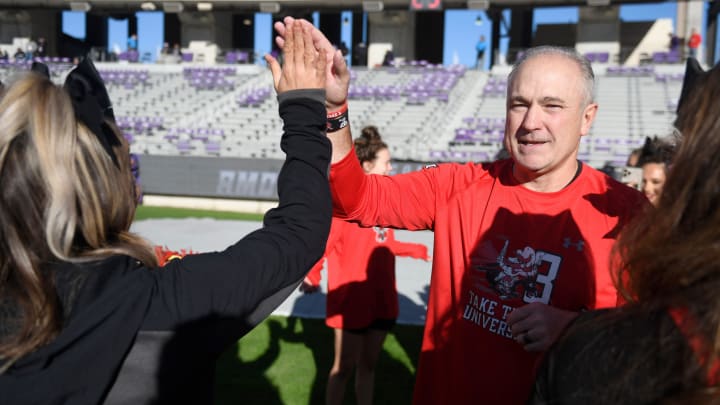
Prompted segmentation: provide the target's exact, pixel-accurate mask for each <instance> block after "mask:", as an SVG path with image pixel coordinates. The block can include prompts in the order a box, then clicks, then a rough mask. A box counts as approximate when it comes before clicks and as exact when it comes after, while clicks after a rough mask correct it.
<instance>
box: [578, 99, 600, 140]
mask: <svg viewBox="0 0 720 405" xmlns="http://www.w3.org/2000/svg"><path fill="white" fill-rule="evenodd" d="M597 110H598V105H597V104H596V103H590V104H588V105H587V106H586V107H585V110H584V111H583V116H582V127H581V128H580V135H581V136H585V135H587V134H588V133H589V132H590V128H592V124H593V122H594V121H595V115H596V114H597Z"/></svg>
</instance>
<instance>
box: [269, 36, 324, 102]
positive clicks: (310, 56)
mask: <svg viewBox="0 0 720 405" xmlns="http://www.w3.org/2000/svg"><path fill="white" fill-rule="evenodd" d="M285 28H286V29H285V30H284V34H285V42H284V46H283V47H282V50H283V57H284V64H283V66H282V67H280V63H279V62H278V61H277V59H275V58H274V57H272V56H271V55H265V60H266V61H267V63H268V66H269V67H270V71H271V72H272V76H273V82H274V85H275V90H276V91H277V93H278V94H280V93H284V92H286V91H290V90H297V89H322V88H325V87H326V83H325V78H326V71H327V69H328V67H327V51H326V50H325V49H324V48H323V49H319V50H316V49H315V46H314V45H313V38H312V30H311V29H310V28H309V27H305V26H303V25H302V24H295V23H293V22H291V23H290V24H288V25H287V26H286V27H285Z"/></svg>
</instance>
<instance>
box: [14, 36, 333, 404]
mask: <svg viewBox="0 0 720 405" xmlns="http://www.w3.org/2000/svg"><path fill="white" fill-rule="evenodd" d="M293 33H294V35H293V40H292V41H289V42H291V43H292V45H291V46H289V47H288V48H286V50H285V51H286V52H285V66H283V68H282V69H281V68H280V66H279V65H278V63H277V61H275V60H274V59H272V58H268V62H269V64H270V66H271V68H272V74H273V78H274V80H275V87H276V90H277V92H278V98H279V102H280V116H281V117H282V118H283V120H284V122H285V126H284V134H283V137H282V141H281V147H282V149H283V150H284V151H285V153H286V154H287V157H286V159H285V163H284V165H283V168H282V170H281V172H280V175H279V179H278V194H279V204H278V207H277V208H275V209H272V210H270V211H268V213H267V214H266V215H265V218H264V225H263V227H262V228H261V229H259V230H257V231H255V232H252V233H250V234H249V235H247V236H246V237H244V238H243V239H241V240H239V241H238V242H237V243H235V244H234V245H232V246H230V247H228V248H227V249H225V250H224V251H220V252H214V253H205V254H194V255H190V256H186V257H185V258H183V259H178V260H173V261H171V262H170V263H169V264H168V265H166V266H165V267H162V268H158V267H157V262H156V259H155V256H154V253H153V249H152V247H151V246H150V245H149V244H148V243H147V242H145V241H143V240H142V239H141V238H139V237H138V236H136V235H133V234H131V233H130V232H129V231H128V230H129V228H130V223H131V221H132V218H133V215H134V211H135V198H134V196H133V191H134V190H135V188H134V183H133V178H132V174H131V172H130V162H129V159H130V156H129V151H128V145H127V143H126V142H125V141H124V139H123V137H122V136H121V135H120V134H119V132H118V131H117V128H116V127H115V125H114V122H113V121H114V117H113V114H112V108H111V105H110V102H109V99H108V97H107V92H106V91H105V88H104V86H103V84H102V80H101V79H100V77H99V75H98V74H97V71H95V69H94V67H93V65H92V63H91V62H90V61H89V60H86V61H83V62H82V63H81V64H80V65H78V67H77V68H76V69H75V70H74V71H73V72H71V73H70V75H69V76H68V80H67V81H66V83H65V86H64V88H63V87H58V86H56V85H54V84H53V83H52V82H51V81H50V80H49V79H48V78H47V77H45V76H43V75H42V74H40V73H37V72H32V73H30V74H28V75H26V76H25V77H23V78H20V79H19V80H17V81H16V82H15V83H14V84H12V85H10V86H9V87H8V88H7V92H6V93H5V95H4V96H3V97H2V99H1V100H0V233H1V234H2V235H3V236H2V238H0V403H1V404H66V403H67V404H97V403H108V404H119V403H127V404H143V403H173V404H179V403H188V404H208V403H212V392H213V376H214V371H215V367H214V362H215V359H216V357H217V356H218V355H219V354H220V353H221V352H222V351H223V350H224V349H225V348H227V347H228V345H230V344H232V343H233V342H235V341H237V339H239V338H240V337H241V336H243V335H244V334H245V333H247V332H248V331H249V330H251V329H252V328H253V327H254V326H255V325H257V324H258V323H259V322H260V321H261V320H263V318H264V317H266V316H267V315H268V314H269V313H270V312H271V311H272V310H273V309H274V308H275V307H276V306H277V305H278V304H279V303H281V302H282V301H283V300H284V299H285V298H286V297H287V296H288V295H289V294H290V292H291V291H292V290H294V289H295V288H296V287H297V286H298V285H299V283H300V282H301V281H302V279H303V278H304V276H305V274H306V272H307V271H308V270H309V269H310V267H311V266H312V265H313V264H314V263H315V262H316V261H317V260H318V259H319V258H320V256H321V255H322V253H323V250H324V248H325V243H326V239H327V235H328V232H329V229H330V220H331V202H330V192H329V187H328V181H327V171H328V167H329V163H330V153H331V150H330V143H329V141H328V140H327V139H326V136H325V127H326V114H325V105H324V102H325V94H324V90H323V89H324V87H325V76H324V75H325V63H326V62H325V61H326V56H325V55H324V54H323V53H318V52H315V50H314V48H313V47H312V43H311V40H310V34H309V33H307V32H303V31H302V30H300V29H299V26H298V29H294V30H293Z"/></svg>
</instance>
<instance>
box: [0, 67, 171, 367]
mask: <svg viewBox="0 0 720 405" xmlns="http://www.w3.org/2000/svg"><path fill="white" fill-rule="evenodd" d="M109 124H111V127H112V128H114V129H115V135H116V136H117V137H118V140H119V141H120V146H118V147H116V148H115V149H114V152H115V154H116V155H117V160H118V165H116V164H115V163H114V162H113V161H112V159H111V157H110V156H109V154H108V153H107V152H106V151H105V150H104V149H103V147H102V145H101V143H100V142H99V140H98V138H97V137H96V136H95V134H93V133H92V132H91V131H90V130H88V129H87V127H86V126H85V125H83V124H82V123H80V122H79V121H78V120H77V119H76V117H75V113H74V110H73V106H72V103H71V100H70V98H69V96H68V94H67V93H66V91H65V90H64V89H63V88H61V87H59V86H56V85H55V84H53V83H52V82H51V81H50V80H49V79H47V78H45V77H43V76H41V75H39V74H35V73H28V74H26V75H24V76H22V77H20V78H19V79H18V80H17V81H16V82H14V83H13V84H11V85H9V86H8V87H6V88H5V93H4V95H3V96H2V99H0V234H2V238H0V305H3V306H8V307H14V308H15V309H16V310H17V311H16V312H17V314H18V316H17V318H16V320H17V322H16V325H15V326H16V327H13V328H11V331H12V333H10V334H9V335H7V336H3V339H2V341H0V360H1V362H2V363H4V365H3V369H6V368H7V367H9V365H10V364H12V363H13V362H14V361H15V360H17V359H18V358H20V357H22V356H23V355H25V354H27V353H29V352H31V351H33V350H35V349H36V348H38V347H40V346H42V345H44V344H46V343H47V342H49V341H50V340H51V339H52V338H53V337H55V336H56V334H57V333H58V331H59V330H60V329H61V327H62V322H63V320H62V315H61V310H60V305H59V303H58V298H57V294H56V292H55V288H54V282H53V279H54V275H53V273H52V269H51V268H49V266H48V264H49V263H51V262H56V261H66V262H83V261H92V260H100V259H103V258H106V257H108V256H111V255H116V254H119V255H128V256H131V257H133V258H135V259H137V260H139V261H140V262H142V263H144V264H145V265H147V266H150V267H154V266H156V263H157V261H156V258H155V256H154V254H153V250H152V248H151V247H150V245H149V244H148V243H147V242H145V241H144V240H143V239H141V238H140V237H138V236H136V235H133V234H131V233H130V232H129V231H128V230H129V228H130V224H131V222H132V219H133V217H134V215H135V197H134V190H135V186H134V182H133V178H132V174H131V171H130V157H129V150H128V145H127V142H126V141H125V140H124V138H123V137H122V136H120V135H119V134H118V131H117V128H116V127H115V126H114V125H112V123H109Z"/></svg>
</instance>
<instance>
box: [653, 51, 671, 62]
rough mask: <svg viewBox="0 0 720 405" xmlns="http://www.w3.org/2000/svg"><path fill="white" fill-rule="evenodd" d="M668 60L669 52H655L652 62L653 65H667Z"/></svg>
mask: <svg viewBox="0 0 720 405" xmlns="http://www.w3.org/2000/svg"><path fill="white" fill-rule="evenodd" d="M666 60H667V52H653V54H652V61H653V63H665V62H666Z"/></svg>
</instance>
